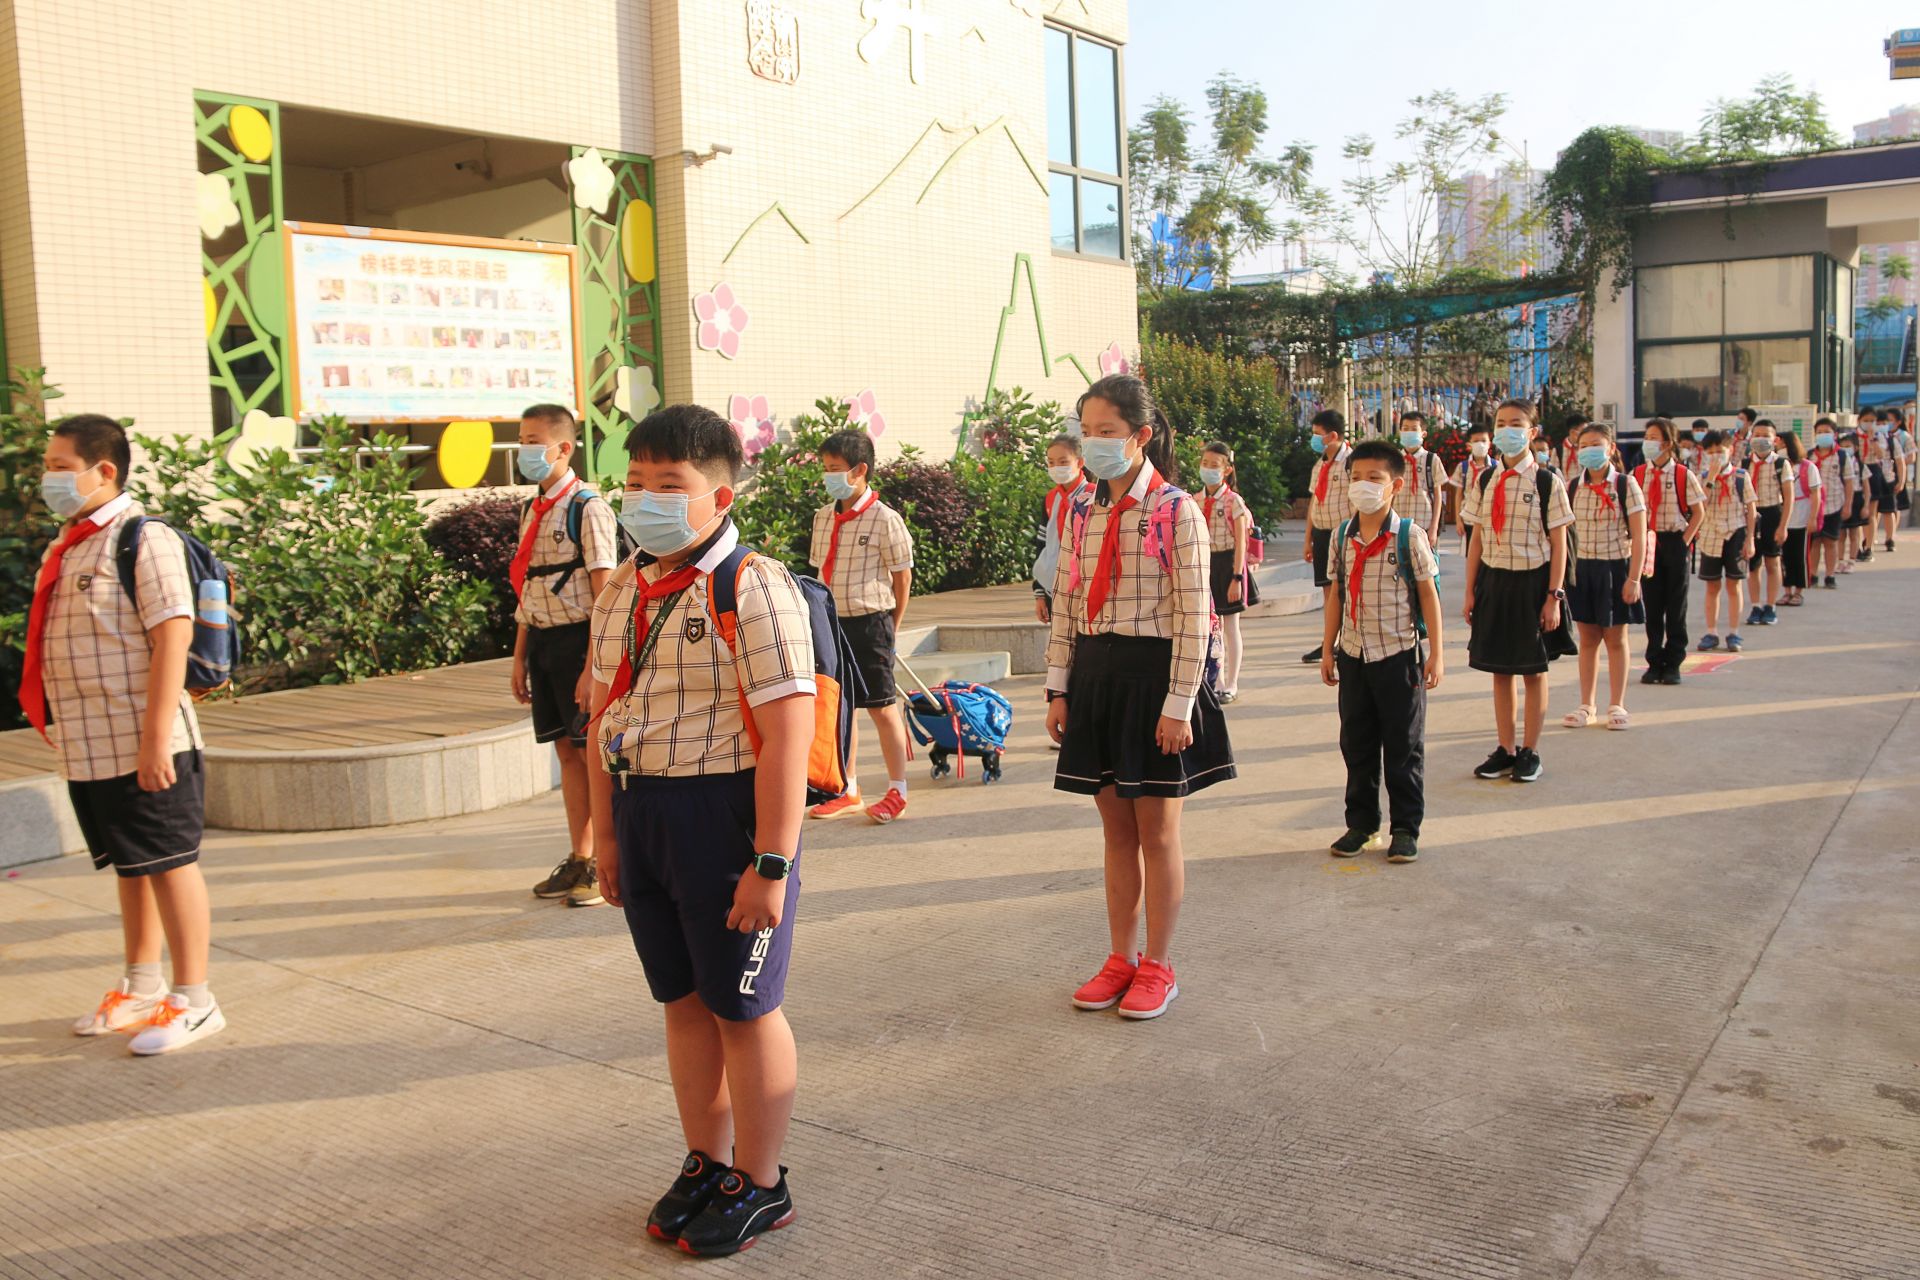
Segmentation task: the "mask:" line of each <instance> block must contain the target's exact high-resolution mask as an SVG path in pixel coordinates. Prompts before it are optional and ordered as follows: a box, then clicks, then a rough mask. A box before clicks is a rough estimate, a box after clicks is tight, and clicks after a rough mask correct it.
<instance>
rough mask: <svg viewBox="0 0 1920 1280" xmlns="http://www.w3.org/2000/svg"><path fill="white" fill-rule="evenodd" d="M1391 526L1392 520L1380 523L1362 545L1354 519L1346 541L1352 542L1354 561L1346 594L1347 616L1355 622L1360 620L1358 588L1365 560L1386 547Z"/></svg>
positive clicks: (1360, 583) (1363, 576)
mask: <svg viewBox="0 0 1920 1280" xmlns="http://www.w3.org/2000/svg"><path fill="white" fill-rule="evenodd" d="M1392 526H1393V521H1392V520H1388V521H1387V522H1386V523H1384V524H1382V525H1381V526H1380V532H1379V533H1376V534H1375V535H1373V541H1372V542H1369V543H1368V544H1367V545H1366V546H1364V547H1363V546H1361V545H1360V525H1359V522H1358V521H1357V520H1356V521H1355V522H1354V532H1353V533H1352V534H1351V535H1349V537H1348V541H1350V542H1351V543H1352V544H1353V549H1354V561H1353V569H1352V571H1351V572H1349V573H1348V575H1347V578H1348V585H1347V595H1348V597H1349V600H1350V605H1349V608H1348V611H1347V616H1348V617H1349V618H1351V619H1352V620H1353V621H1355V622H1358V621H1359V620H1360V588H1361V585H1362V580H1363V579H1364V578H1365V577H1366V573H1367V561H1369V560H1371V559H1373V558H1374V557H1375V556H1377V555H1379V554H1380V553H1381V552H1383V551H1385V550H1386V549H1387V538H1388V536H1389V534H1391V533H1392Z"/></svg>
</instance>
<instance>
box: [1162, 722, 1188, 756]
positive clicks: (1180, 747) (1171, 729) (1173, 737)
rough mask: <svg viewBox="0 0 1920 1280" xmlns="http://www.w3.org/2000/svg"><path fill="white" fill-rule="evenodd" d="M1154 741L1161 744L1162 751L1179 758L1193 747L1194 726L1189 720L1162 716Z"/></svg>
mask: <svg viewBox="0 0 1920 1280" xmlns="http://www.w3.org/2000/svg"><path fill="white" fill-rule="evenodd" d="M1153 740H1154V741H1155V742H1156V743H1158V744H1159V746H1160V750H1161V751H1163V752H1165V753H1166V754H1167V755H1170V756H1177V755H1179V754H1180V753H1181V752H1182V751H1185V750H1186V749H1187V748H1188V747H1190V746H1192V745H1193V724H1192V722H1191V721H1188V720H1175V719H1174V718H1173V717H1172V716H1161V717H1160V725H1159V727H1158V728H1157V729H1155V730H1154V732H1153Z"/></svg>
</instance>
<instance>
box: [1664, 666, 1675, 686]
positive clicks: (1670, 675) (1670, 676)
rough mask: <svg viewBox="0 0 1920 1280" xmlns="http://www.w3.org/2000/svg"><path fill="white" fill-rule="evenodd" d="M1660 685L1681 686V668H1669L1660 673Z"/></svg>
mask: <svg viewBox="0 0 1920 1280" xmlns="http://www.w3.org/2000/svg"><path fill="white" fill-rule="evenodd" d="M1660 683H1661V684H1679V683H1680V668H1678V667H1669V668H1668V669H1667V670H1665V671H1662V672H1661V673H1660Z"/></svg>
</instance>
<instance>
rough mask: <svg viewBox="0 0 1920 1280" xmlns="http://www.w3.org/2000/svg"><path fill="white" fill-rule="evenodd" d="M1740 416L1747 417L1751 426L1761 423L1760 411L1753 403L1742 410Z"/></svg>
mask: <svg viewBox="0 0 1920 1280" xmlns="http://www.w3.org/2000/svg"><path fill="white" fill-rule="evenodd" d="M1740 416H1741V417H1743V418H1745V419H1746V420H1747V423H1748V425H1750V426H1756V427H1757V426H1759V425H1760V411H1759V410H1757V409H1755V408H1754V407H1753V406H1752V405H1748V406H1747V407H1746V408H1744V409H1742V410H1741V411H1740Z"/></svg>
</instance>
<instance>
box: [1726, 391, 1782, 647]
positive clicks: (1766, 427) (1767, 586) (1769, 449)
mask: <svg viewBox="0 0 1920 1280" xmlns="http://www.w3.org/2000/svg"><path fill="white" fill-rule="evenodd" d="M1737 456H1738V455H1736V458H1737ZM1747 458H1748V461H1747V464H1746V470H1747V479H1748V482H1749V483H1750V484H1751V485H1752V486H1753V498H1754V502H1755V503H1756V504H1757V512H1756V520H1755V523H1754V532H1753V555H1752V557H1751V558H1750V559H1749V560H1748V562H1747V568H1748V569H1749V570H1751V571H1752V572H1753V574H1754V592H1753V596H1754V599H1753V608H1752V609H1750V610H1749V611H1748V612H1747V625H1749V626H1756V627H1770V626H1773V625H1774V624H1775V623H1777V622H1779V621H1780V611H1779V609H1778V607H1777V606H1778V605H1779V603H1780V589H1781V584H1780V577H1781V570H1780V563H1781V562H1780V554H1781V551H1782V549H1783V547H1784V544H1785V539H1786V532H1787V528H1788V521H1790V520H1791V519H1792V518H1793V508H1794V493H1793V488H1794V486H1793V474H1792V467H1791V464H1790V463H1789V462H1788V460H1787V455H1786V451H1785V450H1784V449H1782V448H1780V446H1779V441H1778V440H1776V439H1775V437H1774V430H1773V423H1772V421H1770V420H1769V419H1766V418H1761V419H1759V420H1758V421H1756V422H1755V423H1754V424H1753V427H1752V430H1751V431H1749V432H1748V435H1747ZM1735 465H1736V466H1737V465H1739V464H1738V462H1736V463H1735Z"/></svg>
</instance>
